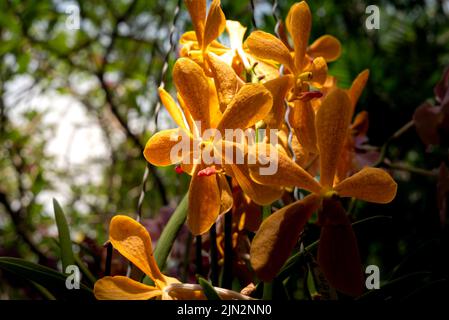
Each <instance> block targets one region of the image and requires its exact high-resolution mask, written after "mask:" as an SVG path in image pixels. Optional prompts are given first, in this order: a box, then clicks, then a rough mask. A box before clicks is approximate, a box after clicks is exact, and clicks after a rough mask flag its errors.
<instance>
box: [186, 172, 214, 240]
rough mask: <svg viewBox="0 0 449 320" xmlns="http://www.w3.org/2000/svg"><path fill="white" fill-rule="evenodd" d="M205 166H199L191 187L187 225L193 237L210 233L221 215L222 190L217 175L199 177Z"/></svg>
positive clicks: (193, 176)
mask: <svg viewBox="0 0 449 320" xmlns="http://www.w3.org/2000/svg"><path fill="white" fill-rule="evenodd" d="M205 168H206V166H205V165H197V166H196V168H195V171H194V173H193V175H192V180H191V181H190V187H189V212H188V216H187V225H188V226H189V229H190V231H191V232H192V234H193V235H195V236H197V235H200V234H203V233H205V232H207V231H209V229H210V227H211V226H212V225H213V224H214V223H215V221H216V220H217V218H218V215H219V213H220V203H221V199H220V189H219V187H218V183H217V178H216V176H215V175H211V176H202V177H199V176H198V172H199V171H201V170H203V169H205Z"/></svg>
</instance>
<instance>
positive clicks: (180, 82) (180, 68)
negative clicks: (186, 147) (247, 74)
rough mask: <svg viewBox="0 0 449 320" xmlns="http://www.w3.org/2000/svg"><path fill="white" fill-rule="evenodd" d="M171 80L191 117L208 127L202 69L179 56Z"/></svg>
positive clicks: (205, 127)
mask: <svg viewBox="0 0 449 320" xmlns="http://www.w3.org/2000/svg"><path fill="white" fill-rule="evenodd" d="M198 2H202V1H198ZM173 81H174V83H175V86H176V88H177V90H178V92H179V94H180V95H181V97H182V99H183V101H184V102H185V105H186V107H187V108H188V110H189V112H190V114H191V115H192V117H193V119H194V120H195V121H200V122H201V127H202V128H201V129H202V130H201V131H204V130H205V129H207V128H210V110H209V99H210V97H209V82H208V80H207V78H206V75H205V74H204V71H203V69H202V68H201V67H200V66H199V65H198V64H196V63H195V62H193V61H192V60H190V59H188V58H180V59H178V60H177V61H176V63H175V66H174V68H173Z"/></svg>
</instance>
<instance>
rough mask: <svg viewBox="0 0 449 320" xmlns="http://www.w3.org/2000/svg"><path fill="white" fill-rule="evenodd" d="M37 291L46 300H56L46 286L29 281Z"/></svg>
mask: <svg viewBox="0 0 449 320" xmlns="http://www.w3.org/2000/svg"><path fill="white" fill-rule="evenodd" d="M30 282H31V283H32V284H33V286H34V287H35V288H36V290H37V291H39V293H40V294H41V295H42V296H43V297H44V298H45V299H46V300H56V298H55V296H54V295H52V294H51V293H50V291H48V290H47V289H46V288H44V287H43V286H41V285H40V284H39V283H36V282H34V281H30Z"/></svg>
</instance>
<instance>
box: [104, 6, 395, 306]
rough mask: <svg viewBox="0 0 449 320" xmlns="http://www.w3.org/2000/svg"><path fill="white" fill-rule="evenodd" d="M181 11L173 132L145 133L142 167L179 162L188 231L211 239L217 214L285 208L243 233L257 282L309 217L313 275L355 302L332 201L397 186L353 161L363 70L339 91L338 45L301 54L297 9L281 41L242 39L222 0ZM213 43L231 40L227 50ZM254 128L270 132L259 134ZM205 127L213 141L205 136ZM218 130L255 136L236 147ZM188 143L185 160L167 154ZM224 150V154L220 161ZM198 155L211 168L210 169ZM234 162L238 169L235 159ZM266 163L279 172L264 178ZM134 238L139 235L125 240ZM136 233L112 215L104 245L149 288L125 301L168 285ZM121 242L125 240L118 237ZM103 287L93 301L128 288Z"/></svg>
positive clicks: (304, 33)
mask: <svg viewBox="0 0 449 320" xmlns="http://www.w3.org/2000/svg"><path fill="white" fill-rule="evenodd" d="M185 5H186V7H187V9H188V11H189V13H190V16H191V18H192V24H193V28H194V31H188V32H186V33H184V34H183V35H182V37H181V39H180V45H181V50H180V57H179V58H178V59H177V61H176V63H175V64H174V67H173V82H174V85H175V87H176V90H177V95H176V98H177V99H176V100H175V99H174V98H173V97H172V96H171V95H170V94H169V93H168V92H167V91H165V90H164V89H163V88H160V89H159V94H160V99H161V101H162V103H163V105H164V106H165V108H166V110H167V111H168V113H169V114H170V115H171V117H172V119H173V120H174V122H175V123H176V125H177V128H175V129H169V130H164V131H160V132H157V133H156V134H154V135H153V136H152V137H151V138H150V139H149V141H148V142H147V144H146V147H145V150H144V156H145V159H146V160H147V161H148V162H149V163H151V164H153V165H156V166H168V165H177V172H185V173H187V174H189V175H190V176H191V181H190V187H189V196H188V218H187V224H188V227H189V229H190V231H191V232H192V233H193V234H194V235H201V234H204V233H206V232H207V231H209V229H210V228H211V226H212V225H213V224H214V223H215V222H216V221H217V219H218V218H219V216H220V215H221V214H223V213H225V212H228V211H230V210H231V211H232V212H237V211H239V210H240V211H239V212H242V211H244V212H246V213H250V212H251V214H252V215H257V214H259V215H260V213H261V212H260V211H257V210H253V209H251V210H249V209H248V210H246V209H241V208H249V207H251V208H254V206H256V207H257V205H258V206H271V204H272V203H273V202H275V201H277V200H280V199H282V200H281V201H280V202H278V203H281V204H283V205H284V206H283V207H282V208H280V209H279V210H276V211H275V212H274V213H272V214H271V215H270V216H269V217H267V218H266V219H264V220H263V221H262V222H261V223H260V221H259V222H258V223H256V224H254V223H252V224H251V231H255V232H256V235H255V237H254V239H253V240H252V242H251V249H250V261H251V265H252V268H253V269H254V271H255V273H256V274H257V276H258V277H259V279H261V280H264V281H271V280H272V279H273V278H274V277H275V276H276V274H277V273H278V271H279V270H280V268H281V267H282V265H283V264H284V263H285V261H286V260H287V258H288V257H289V256H290V254H291V252H292V250H293V248H294V246H295V245H296V244H297V242H298V239H299V237H300V234H301V232H302V231H303V229H304V226H305V225H306V223H307V222H308V220H309V219H310V217H311V216H312V214H313V213H314V212H317V213H318V223H319V225H320V226H321V236H320V244H319V249H318V264H319V266H320V268H321V269H322V271H323V273H324V275H325V277H326V278H327V280H328V282H329V283H330V284H331V285H332V286H333V287H335V288H336V289H337V290H339V291H340V292H343V293H346V294H349V295H358V294H360V293H361V292H362V290H363V289H362V273H361V263H360V258H359V254H358V249H357V243H356V240H355V236H354V233H353V231H352V227H351V224H350V220H349V218H348V216H347V214H346V212H345V210H344V209H343V206H342V205H341V202H340V199H341V198H344V197H353V198H356V199H360V200H363V201H369V202H374V203H388V202H390V201H392V199H393V198H394V197H395V195H396V189H397V185H396V183H395V182H394V181H393V179H392V178H391V177H390V175H389V174H388V173H387V172H385V171H383V170H381V169H377V168H370V167H365V164H366V162H362V161H361V160H360V158H359V157H358V156H357V152H358V151H357V145H358V143H360V142H359V141H361V140H362V141H364V138H366V137H365V136H366V133H367V128H368V116H367V113H366V112H362V113H359V114H358V115H356V116H355V109H356V104H357V101H358V99H359V97H360V95H361V93H362V91H363V89H364V87H365V84H366V82H367V80H368V76H369V72H368V71H367V70H365V71H363V72H361V73H360V74H359V76H358V77H357V78H356V79H355V80H354V82H353V84H352V86H351V87H350V88H349V89H342V88H339V87H338V84H337V81H336V79H335V78H334V77H332V76H331V75H329V74H328V68H327V64H328V63H329V62H332V61H334V60H336V59H338V58H339V56H340V53H341V45H340V42H339V41H338V40H337V39H336V38H334V37H333V36H330V35H324V36H321V37H320V38H318V39H316V40H315V41H314V42H313V43H311V44H310V45H309V37H310V32H311V26H312V15H311V12H310V9H309V6H308V5H307V3H306V2H305V1H302V2H299V3H296V4H294V5H293V6H292V7H291V8H290V10H289V13H288V15H287V17H286V20H285V26H286V28H285V29H284V28H281V29H280V33H281V34H280V37H279V38H278V37H276V36H274V35H272V34H269V33H266V32H263V31H254V32H252V33H251V34H249V35H248V36H247V37H246V38H245V34H246V28H245V27H243V26H242V25H241V24H240V23H239V22H237V21H230V20H226V18H225V15H224V13H223V11H222V10H221V7H220V1H219V0H213V1H212V3H211V5H210V6H209V8H208V10H207V7H206V1H205V0H185ZM219 38H220V39H225V40H228V41H227V43H226V44H224V43H222V42H220V41H219V40H218V39H219ZM261 129H265V130H268V131H270V130H273V131H274V132H275V135H272V134H270V135H267V134H265V135H261V134H260V130H261ZM208 130H209V131H210V130H212V132H215V133H217V134H216V135H214V134H212V135H211V134H206V135H205V134H204V133H205V132H206V131H208ZM225 130H234V132H235V131H238V130H240V131H239V132H248V130H250V131H251V130H253V131H252V132H254V133H255V134H254V135H253V136H252V137H250V136H249V135H245V134H244V135H243V138H242V137H240V139H239V138H238V137H237V135H227V134H225V132H226V131H225ZM265 132H266V131H265ZM289 136H290V139H289V138H288V137H289ZM217 137H218V138H217ZM186 139H187V140H188V143H187V144H188V145H189V146H190V147H191V148H189V152H182V153H180V152H178V151H176V152H174V150H176V148H177V145H178V144H179V142H180V140H186ZM254 141H255V143H254ZM223 149H224V150H226V151H230V152H225V153H224V154H223V152H219V151H220V150H223ZM262 150H264V151H265V152H263V151H262ZM267 150H268V151H269V152H266V151H267ZM205 155H209V156H211V157H212V158H214V159H215V160H217V159H218V161H214V162H213V164H211V163H210V162H208V161H206V157H205ZM217 155H219V156H217ZM236 155H240V156H241V157H242V159H243V161H236ZM250 158H254V159H256V161H252V162H250V161H249V159H250ZM272 164H275V166H274V168H276V170H275V171H274V172H271V173H270V174H263V169H264V168H266V166H267V165H272ZM229 180H231V181H232V183H231V184H230V183H229ZM230 185H231V187H230ZM293 187H297V188H299V189H301V190H302V192H303V195H304V197H303V198H302V199H300V200H296V201H295V200H291V197H286V195H289V194H290V193H291V191H292V188H293ZM236 189H238V191H239V192H240V193H239V192H235V190H236ZM236 194H238V195H239V196H236ZM289 199H290V200H289ZM242 201H243V202H244V203H243V202H242ZM259 218H260V217H259ZM246 220H247V221H254V220H257V217H250V218H249V219H248V217H247V218H246ZM260 220H261V219H260ZM259 224H260V225H259ZM115 228H117V229H115ZM131 229H132V230H135V231H136V235H130V234H129V230H131ZM138 229H139V227H138V225H137V223H134V222H130V221H128V220H125V219H124V218H115V219H114V220H113V224H112V225H111V235H110V236H111V242H112V244H113V245H114V247H116V248H117V249H118V250H119V251H120V252H121V253H122V254H124V255H125V257H127V258H128V259H130V260H131V261H132V262H133V263H134V265H136V266H137V267H139V268H140V269H141V270H142V271H144V272H145V273H146V274H147V275H149V276H150V277H151V278H153V280H154V282H155V285H156V287H148V286H144V285H141V284H139V285H135V286H134V287H133V290H134V291H133V292H132V293H133V294H136V293H138V294H139V297H140V298H151V297H154V296H157V295H161V294H162V293H161V292H163V290H164V288H165V287H166V286H167V285H169V284H170V283H172V282H173V281H175V280H172V279H170V278H167V277H165V276H163V275H162V274H161V273H160V271H159V269H158V268H157V266H156V265H155V263H154V259H153V260H151V259H152V258H151V252H152V251H151V250H152V249H151V243H150V242H149V241H148V240H142V235H137V233H141V232H143V231H138ZM119 230H122V231H119ZM239 230H241V228H239ZM126 233H128V238H126V237H123V234H126ZM133 239H134V240H136V239H138V241H137V240H136V241H137V242H136V243H134V240H133ZM219 239H220V237H219ZM144 258H145V259H144ZM112 279H113V278H108V279H107V280H100V281H103V283H104V285H102V286H100V287H98V290H97V291H96V294H97V297H101V298H105V297H108V296H109V297H110V292H116V291H117V290H118V289H117V287H118V286H117V284H118V283H119V282H121V281H125V280H124V279H121V278H120V279H118V278H117V279H116V280H114V281H112ZM175 282H176V281H175ZM122 287H123V286H121V288H122ZM130 290H131V289H130ZM119 291H120V290H119ZM122 291H123V290H122ZM122 291H120V292H119V293H120V294H122V293H123V292H122ZM108 292H109V293H108ZM125 296H126V295H125ZM134 297H137V296H134Z"/></svg>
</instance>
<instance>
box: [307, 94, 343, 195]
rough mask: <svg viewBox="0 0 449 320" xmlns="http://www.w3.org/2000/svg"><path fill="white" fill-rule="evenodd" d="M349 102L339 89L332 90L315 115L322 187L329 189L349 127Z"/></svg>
mask: <svg viewBox="0 0 449 320" xmlns="http://www.w3.org/2000/svg"><path fill="white" fill-rule="evenodd" d="M350 109H351V101H350V100H349V97H348V95H347V94H346V93H345V92H344V91H343V90H341V89H333V90H332V91H331V92H329V94H328V95H327V96H326V97H325V98H324V100H323V103H322V105H321V107H320V108H319V109H318V112H317V114H316V123H315V126H316V132H317V142H318V150H319V151H320V164H321V170H320V174H321V178H320V182H321V185H322V186H323V187H327V188H331V187H332V185H333V182H334V175H335V170H336V167H337V162H338V161H337V159H339V157H340V153H341V150H342V148H343V144H344V142H345V139H346V135H347V133H348V127H349V117H348V115H349V112H350Z"/></svg>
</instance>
